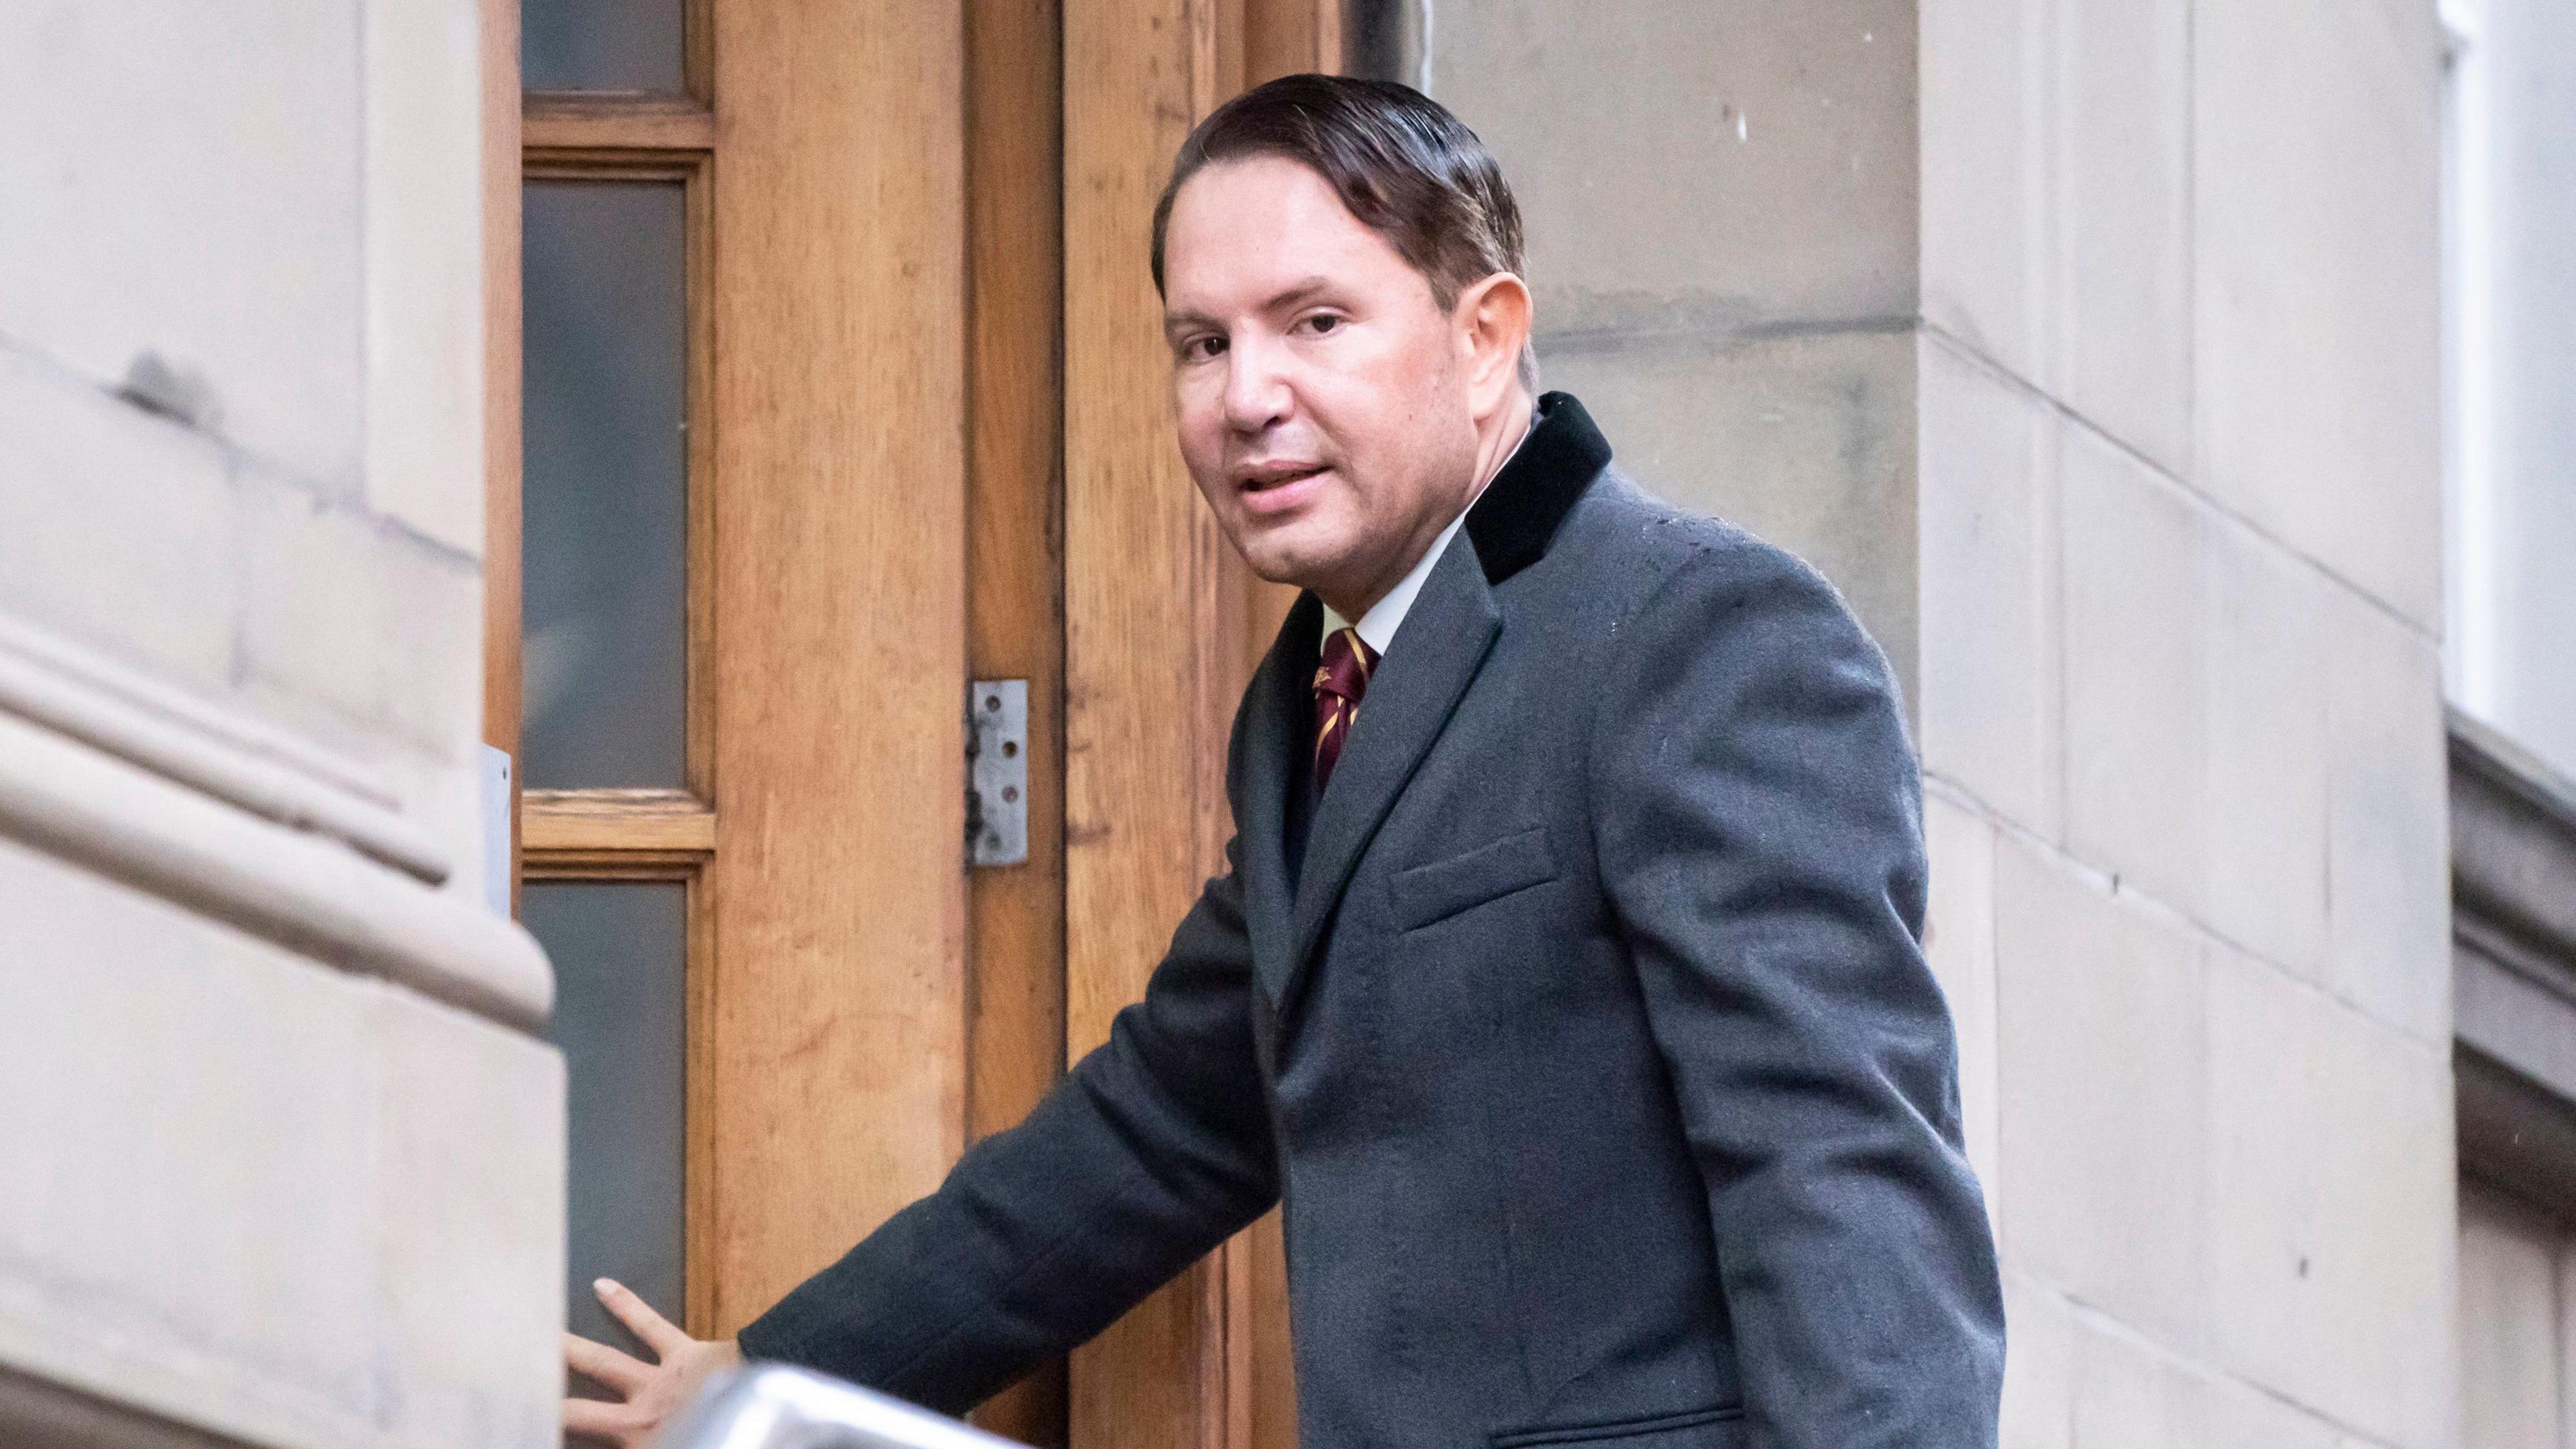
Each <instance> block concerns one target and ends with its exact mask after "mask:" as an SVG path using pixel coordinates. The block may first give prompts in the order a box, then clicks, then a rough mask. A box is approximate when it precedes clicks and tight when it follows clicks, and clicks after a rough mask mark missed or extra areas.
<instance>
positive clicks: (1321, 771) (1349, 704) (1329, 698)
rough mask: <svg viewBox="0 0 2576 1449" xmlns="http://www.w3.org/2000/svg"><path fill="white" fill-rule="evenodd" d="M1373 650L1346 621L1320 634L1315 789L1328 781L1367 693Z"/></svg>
mask: <svg viewBox="0 0 2576 1449" xmlns="http://www.w3.org/2000/svg"><path fill="white" fill-rule="evenodd" d="M1377 658H1378V655H1377V651H1376V650H1374V649H1371V648H1370V647H1369V646H1368V641H1367V640H1366V639H1363V638H1361V637H1360V631H1359V630H1357V629H1353V628H1351V627H1349V626H1348V625H1345V626H1343V627H1342V628H1339V629H1335V630H1334V631H1333V632H1332V633H1330V634H1328V635H1326V636H1324V658H1323V662H1322V663H1321V664H1318V665H1317V666H1316V667H1315V793H1316V794H1318V795H1320V794H1322V793H1324V787H1325V786H1326V785H1328V784H1330V783H1331V782H1332V778H1333V766H1335V765H1337V764H1339V763H1341V758H1342V741H1344V740H1346V739H1348V738H1349V737H1350V733H1351V724H1352V722H1353V721H1354V720H1357V719H1358V718H1359V717H1360V696H1361V695H1363V694H1366V693H1368V682H1369V671H1370V670H1372V669H1375V668H1376V667H1377Z"/></svg>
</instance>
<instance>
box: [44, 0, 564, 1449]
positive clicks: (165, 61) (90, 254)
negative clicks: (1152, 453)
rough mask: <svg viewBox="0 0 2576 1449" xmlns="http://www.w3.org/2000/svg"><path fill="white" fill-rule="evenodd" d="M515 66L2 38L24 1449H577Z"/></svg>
mask: <svg viewBox="0 0 2576 1449" xmlns="http://www.w3.org/2000/svg"><path fill="white" fill-rule="evenodd" d="M479 44H480V37H479V35H478V31H477V21H476V9H475V7H474V6H473V5H471V4H467V3H461V0H363V3H362V0H261V3H254V4H237V5H222V6H205V5H198V6H174V5H167V4H155V3H149V0H47V3H37V4H29V5H21V6H12V7H8V8H7V9H6V11H5V13H0V129H5V130H6V131H7V133H8V134H9V136H10V137H11V144H10V145H9V146H7V147H6V148H0V196H5V197H7V198H8V201H7V203H6V204H5V205H0V276H6V277H7V278H8V279H9V280H8V282H7V284H6V285H5V286H0V439H5V440H6V446H5V450H0V921H5V922H6V924H5V925H0V942H5V948H0V1100H5V1101H7V1102H8V1103H9V1110H8V1111H6V1112H5V1113H0V1161H5V1162H7V1163H8V1164H9V1168H8V1171H7V1172H6V1174H5V1175H0V1438H7V1439H9V1441H10V1442H13V1443H15V1442H27V1441H29V1440H31V1439H32V1440H34V1441H36V1442H47V1441H49V1440H50V1439H51V1438H53V1437H54V1436H57V1435H64V1434H68V1433H70V1432H71V1431H70V1430H67V1429H65V1428H63V1427H62V1426H63V1425H66V1424H73V1423H76V1422H77V1423H80V1424H88V1425H91V1426H93V1428H92V1429H91V1430H83V1432H92V1431H93V1430H94V1431H95V1432H104V1433H107V1434H108V1435H109V1436H110V1438H111V1440H117V1439H133V1440H135V1441H136V1442H144V1441H155V1442H158V1441H166V1442H202V1441H205V1440H209V1439H211V1440H213V1441H218V1442H232V1443H247V1444H262V1445H271V1444H273V1445H313V1446H317V1449H318V1446H322V1445H332V1446H346V1445H353V1444H385V1445H395V1444H404V1445H409V1444H422V1445H426V1444H460V1443H473V1444H495V1445H503V1444H520V1445H529V1446H535V1445H542V1444H551V1443H552V1442H554V1413H555V1410H554V1404H555V1399H556V1397H557V1394H558V1392H559V1388H560V1372H561V1371H560V1366H559V1362H558V1359H557V1351H556V1346H555V1345H556V1339H555V1334H556V1331H557V1328H558V1325H559V1324H560V1322H561V1321H562V1305H561V1301H560V1300H561V1291H562V1290H561V1287H560V1283H561V1272H562V1269H561V1253H562V1248H561V1232H562V1192H563V1185H562V1163H563V1142H562V1121H561V1099H562V1082H561V1068H560V1063H559V1061H558V1059H557V1057H556V1055H555V1053H554V1052H553V1050H552V1049H551V1048H549V1047H547V1046H545V1045H544V1044H543V1043H542V1042H540V1041H538V1040H536V1039H534V1038H533V1037H532V1035H531V1034H530V1033H531V1031H532V1029H533V1028H534V1026H535V1025H536V1024H537V1023H538V1022H539V1021H540V1020H541V1019H542V1015H543V1012H544V1010H545V1007H546V1002H547V998H548V993H549V991H550V986H549V983H548V981H547V978H546V973H545V969H544V964H543V960H542V958H541V957H540V956H539V955H538V954H537V952H536V950H535V947H534V946H533V944H532V943H530V942H528V941H527V939H526V938H525V936H523V935H521V934H520V933H519V932H518V931H517V929H516V928H515V927H513V926H510V925H508V924H507V923H506V922H501V921H498V920H496V919H495V918H493V917H491V916H490V915H489V914H487V913H486V912H485V911H484V910H483V909H482V907H481V905H480V902H481V900H482V895H483V872H484V871H485V870H486V868H487V863H486V862H485V861H484V860H483V859H482V847H481V827H480V821H479V811H478V807H477V793H478V791H477V785H478V778H479V776H478V770H477V765H476V761H475V757H474V750H475V747H476V741H477V737H478V734H479V727H480V712H481V693H480V691H481V663H480V645H481V608H480V601H481V578H482V565H481V552H482V548H483V539H482V523H481V520H482V502H481V500H482V469H483V437H482V410H483V395H482V325H483V322H482V318H483V310H482V296H481V269H482V236H481V229H480V228H481V223H480V216H481V191H480V189H481V184H482V178H481V164H480V160H479V156H480V142H479V139H478V138H479V134H480V119H479V105H480V75H479ZM492 868H503V867H501V866H500V865H498V864H497V863H496V864H495V865H494V866H493V867H492ZM98 1425H105V1426H108V1427H107V1428H105V1429H96V1426H98ZM83 1442H88V1441H86V1440H84V1441H83Z"/></svg>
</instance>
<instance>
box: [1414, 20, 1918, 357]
mask: <svg viewBox="0 0 2576 1449" xmlns="http://www.w3.org/2000/svg"><path fill="white" fill-rule="evenodd" d="M1914 36H1915V16H1914V7H1913V6H1912V5H1910V4H1904V3H1899V0H1851V3H1845V4H1839V5H1831V6H1818V5H1812V4H1806V3H1803V0H1749V3H1743V4H1734V5H1656V6H1629V7H1625V8H1623V9H1622V10H1621V11H1620V12H1619V14H1618V18H1617V20H1616V21H1615V23H1604V17H1603V15H1602V14H1601V12H1600V9H1599V7H1597V6H1594V5H1589V4H1584V3H1580V0H1506V3H1495V4H1487V5H1475V6H1444V7H1442V8H1441V10H1440V12H1439V15H1438V24H1437V27H1436V29H1435V31H1434V32H1433V36H1432V43H1431V46H1430V54H1429V56H1428V59H1427V64H1426V66H1425V69H1426V71H1427V72H1428V87H1427V88H1428V89H1429V91H1430V92H1431V94H1433V95H1435V96H1437V97H1438V98H1439V99H1440V100H1441V101H1442V102H1443V103H1444V104H1446V105H1448V106H1450V107H1451V108H1453V109H1454V110H1456V111H1457V113H1458V114H1459V116H1460V117H1461V118H1462V119H1464V120H1465V121H1466V122H1467V124H1468V125H1470V126H1472V127H1474V128H1475V129H1476V131H1477V133H1478V134H1479V135H1480V136H1482V137H1483V138H1484V140H1485V142H1486V143H1487V145H1489V146H1490V147H1491V148H1492V149H1493V151H1494V154H1495V155H1496V156H1497V157H1499V158H1500V159H1501V161H1502V163H1503V169H1504V172H1505V174H1506V175H1508V176H1510V177H1511V179H1512V184H1513V188H1514V191H1515V192H1516V194H1517V196H1518V198H1519V200H1520V203H1521V210H1522V216H1523V219H1524V221H1525V223H1526V227H1527V231H1528V251H1529V267H1530V278H1531V282H1532V286H1533V290H1534V291H1535V292H1536V294H1537V297H1538V304H1539V307H1538V311H1539V323H1540V326H1541V327H1542V328H1544V329H1546V330H1548V331H1552V332H1553V331H1564V330H1577V331H1584V332H1593V333H1600V332H1631V331H1638V330H1645V331H1674V330H1679V331H1686V332H1699V333H1708V332H1731V331H1736V330H1739V329H1742V328H1744V327H1748V326H1758V325H1761V324H1765V323H1773V322H1780V321H1798V320H1814V319H1835V320H1842V321H1850V320H1854V319H1880V320H1887V321H1894V320H1897V319H1907V318H1911V317H1913V316H1914V314H1915V310H1916V308H1915V297H1916V290H1915V253H1916V247H1915V231H1914V213H1915V194H1916V161H1915V129H1916V127H1915V104H1914V96H1915V91H1914V85H1913V69H1914Z"/></svg>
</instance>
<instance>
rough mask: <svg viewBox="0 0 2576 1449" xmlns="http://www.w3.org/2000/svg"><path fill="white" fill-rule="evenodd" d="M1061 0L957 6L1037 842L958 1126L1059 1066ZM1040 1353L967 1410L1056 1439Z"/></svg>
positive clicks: (994, 629) (1004, 603)
mask: <svg viewBox="0 0 2576 1449" xmlns="http://www.w3.org/2000/svg"><path fill="white" fill-rule="evenodd" d="M1061 23H1062V19H1061V14H1060V11H1059V8H1058V4H1057V0H986V3H978V4H974V5H970V6H969V7H968V8H967V12H966V96H967V109H966V116H967V122H966V148H967V149H966V166H967V211H966V228H967V235H966V248H967V298H968V323H967V396H968V419H969V421H968V429H967V450H968V492H967V543H966V546H967V563H968V585H967V595H966V614H967V639H968V645H967V648H968V657H969V659H970V661H971V664H972V673H973V675H974V677H976V678H978V679H1026V680H1027V681H1028V682H1029V754H1028V761H1029V785H1028V796H1027V801H1026V803H1027V808H1028V815H1029V858H1028V861H1027V863H1026V864H1024V865H1017V866H1009V867H1004V868H999V869H988V870H977V871H973V872H970V873H969V875H968V877H967V906H968V950H967V970H968V976H967V981H968V988H969V997H968V1003H969V1004H968V1015H967V1028H968V1030H967V1047H968V1050H967V1061H968V1071H967V1080H966V1086H967V1097H966V1112H967V1116H966V1132H967V1136H968V1137H969V1138H978V1137H984V1136H987V1135H989V1134H991V1133H994V1132H998V1131H1001V1130H1002V1129H1004V1128H1006V1127H1010V1126H1013V1125H1015V1124H1017V1123H1018V1122H1019V1120H1020V1119H1021V1118H1023V1117H1025V1116H1027V1115H1028V1111H1029V1109H1030V1108H1031V1107H1032V1106H1035V1105H1036V1103H1037V1100H1038V1098H1039V1097H1040V1096H1042V1095H1043V1094H1044V1093H1045V1092H1046V1090H1047V1089H1048V1088H1049V1087H1050V1086H1052V1085H1053V1084H1054V1083H1055V1080H1056V1078H1057V1077H1058V1076H1060V1075H1061V1074H1062V1073H1063V1070H1064V1052H1065V1035H1064V611H1063V602H1064V550H1063V535H1062V530H1061V528H1060V526H1059V523H1060V520H1061V518H1062V516H1063V507H1062V504H1063V490H1062V487H1061V479H1062V473H1061V470H1060V467H1059V461H1060V443H1061V428H1062V424H1063V418H1064V385H1063V375H1062V372H1061V369H1060V364H1059V346H1060V342H1061V338H1062V318H1063V296H1064V253H1063V236H1064V232H1063V227H1064V206H1063V196H1062V186H1063V155H1064V150H1063V141H1062V136H1063V114H1064V113H1063V91H1062V76H1061V72H1060V66H1061V64H1062V60H1063V56H1062V52H1061V48H1060V39H1059V27H1060V25H1061ZM1064 1416H1065V1375H1064V1366H1063V1364H1062V1363H1056V1364H1052V1365H1049V1366H1048V1367H1046V1368H1044V1369H1042V1370H1040V1371H1039V1372H1038V1373H1036V1374H1034V1375H1032V1376H1031V1377H1030V1378H1029V1379H1028V1380H1026V1381H1024V1382H1023V1383H1021V1384H1020V1385H1018V1386H1017V1387H1015V1388H1012V1389H1010V1390H1007V1391H1005V1392H1004V1393H1003V1394H1001V1395H1000V1396H998V1397H997V1398H995V1399H994V1400H992V1401H991V1402H990V1403H987V1404H985V1405H984V1406H983V1407H982V1408H981V1409H979V1410H977V1411H976V1414H975V1421H976V1422H977V1423H979V1424H981V1425H983V1426H984V1427H985V1428H987V1429H990V1430H992V1431H993V1432H995V1433H997V1434H1000V1435H1002V1436H1003V1437H1004V1438H1007V1439H1011V1440H1013V1441H1016V1442H1019V1443H1024V1444H1038V1445H1060V1444H1062V1443H1064V1436H1065V1417H1064Z"/></svg>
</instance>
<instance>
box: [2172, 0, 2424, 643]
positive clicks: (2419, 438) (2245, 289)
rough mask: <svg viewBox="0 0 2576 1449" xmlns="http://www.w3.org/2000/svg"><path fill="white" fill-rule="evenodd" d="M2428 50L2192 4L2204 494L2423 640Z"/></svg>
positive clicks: (2345, 16) (2349, 14)
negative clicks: (2398, 618)
mask: <svg viewBox="0 0 2576 1449" xmlns="http://www.w3.org/2000/svg"><path fill="white" fill-rule="evenodd" d="M2415 8H2416V9H2419V10H2420V9H2421V8H2422V7H2420V6H2418V7H2415ZM2425 39H2426V37H2425V33H2424V27H2423V25H2422V24H2421V23H2420V22H2414V23H2401V22H2400V21H2398V20H2397V19H2396V18H2395V17H2394V16H2393V15H2392V13H2391V8H2390V7H2387V6H2381V5H2355V4H2349V3H2344V0H2280V3H2274V4H2261V5H2249V4H2244V3H2241V0H2199V4H2198V8H2197V10H2196V11H2195V15H2194V31H2193V51H2194V56H2195V76H2194V96H2195V102H2194V117H2195V119H2194V133H2195V135H2196V136H2197V137H2198V138H2199V141H2198V146H2197V150H2196V151H2195V154H2194V159H2193V177H2194V216H2195V219H2196V224H2195V241H2194V248H2193V251H2194V257H2195V266H2196V272H2195V278H2194V283H2193V292H2194V296H2195V299H2196V301H2195V307H2196V312H2197V321H2196V342H2195V348H2196V356H2197V363H2196V373H2197V379H2198V381H2197V385H2196V388H2195V396H2196V398H2197V400H2198V403H2197V422H2198V429H2199V438H2198V443H2197V447H2196V453H2197V456H2198V460H2199V461H2198V466H2197V468H2196V470H2195V472H2196V476H2197V477H2199V478H2200V479H2202V480H2203V481H2205V483H2206V484H2207V486H2208V487H2209V488H2210V489H2211V490H2212V492H2213V493H2214V494H2215V495H2216V496H2217V497H2219V498H2220V499H2222V500H2224V501H2225V503H2226V504H2227V506H2228V507H2230V508H2231V509H2233V510H2236V511H2238V512H2241V513H2243V514H2244V515H2245V516H2247V517H2249V518H2251V519H2253V520H2254V521H2256V522H2257V523H2258V524H2260V525H2261V526H2262V527H2264V528H2265V529H2266V530H2267V531H2269V532H2271V533H2273V534H2275V535H2277V536H2279V537H2280V538H2282V539H2284V540H2286V541H2287V542H2288V543H2289V544H2290V545H2291V546H2292V547H2294V548H2296V549H2298V550H2300V551H2301V552H2304V553H2307V554H2309V555H2311V556H2313V557H2315V558H2316V559H2318V560H2319V561H2320V562H2322V563H2324V564H2325V565H2326V566H2327V567H2328V568H2330V569H2331V570H2333V571H2334V572H2335V573H2336V574H2338V575H2340V576H2341V577H2343V578H2346V579H2349V580H2351V581H2352V582H2353V583H2355V584H2357V585H2358V586H2360V587H2361V588H2363V589H2366V590H2367V591H2369V592H2370V593H2372V594H2373V595H2375V596H2377V597H2378V598H2380V599H2381V600H2383V601H2384V602H2386V603H2387V604H2388V605H2390V606H2391V607H2392V608H2395V609H2396V610H2398V611H2399V612H2401V613H2403V614H2405V615H2406V616H2407V617H2409V618H2411V619H2413V620H2415V621H2417V622H2418V623H2419V624H2422V625H2424V626H2426V627H2427V628H2428V629H2429V628H2431V627H2432V626H2434V625H2435V624H2436V623H2437V622H2438V619H2439V617H2440V607H2441V544H2440V539H2441V472H2442V469H2441V432H2442V424H2441V394H2442V387H2441V371H2440V367H2441V363H2440V359H2441V307H2440V303H2441V286H2440V283H2441V238H2440V218H2441V198H2440V175H2439V172H2440V165H2439V163H2440V125H2441V105H2440V97H2439V86H2440V80H2441V57H2440V52H2439V49H2438V48H2437V47H2435V46H2432V45H2428V44H2425V43H2424V42H2425Z"/></svg>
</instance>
